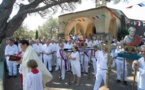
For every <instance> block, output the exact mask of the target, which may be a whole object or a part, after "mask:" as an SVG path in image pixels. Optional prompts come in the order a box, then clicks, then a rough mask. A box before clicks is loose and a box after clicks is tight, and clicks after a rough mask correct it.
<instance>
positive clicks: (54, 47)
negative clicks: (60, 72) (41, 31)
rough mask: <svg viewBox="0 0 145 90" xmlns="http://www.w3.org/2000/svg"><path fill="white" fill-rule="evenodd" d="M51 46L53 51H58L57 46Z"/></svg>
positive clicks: (54, 44)
mask: <svg viewBox="0 0 145 90" xmlns="http://www.w3.org/2000/svg"><path fill="white" fill-rule="evenodd" d="M50 46H51V47H52V51H57V44H56V43H51V44H50Z"/></svg>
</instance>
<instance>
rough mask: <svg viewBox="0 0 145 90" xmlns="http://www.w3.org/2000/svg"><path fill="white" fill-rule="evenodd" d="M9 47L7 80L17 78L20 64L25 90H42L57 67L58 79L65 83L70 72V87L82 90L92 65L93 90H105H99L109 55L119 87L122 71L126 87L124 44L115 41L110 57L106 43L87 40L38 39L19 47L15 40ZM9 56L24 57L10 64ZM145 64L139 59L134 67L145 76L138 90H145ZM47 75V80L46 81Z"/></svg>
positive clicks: (144, 47)
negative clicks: (71, 75)
mask: <svg viewBox="0 0 145 90" xmlns="http://www.w3.org/2000/svg"><path fill="white" fill-rule="evenodd" d="M6 43H7V46H6V48H5V56H6V61H7V69H8V78H11V77H12V76H13V77H16V76H17V67H16V66H17V63H18V64H20V68H19V72H20V74H22V76H23V77H21V78H22V79H21V80H22V85H23V89H24V90H43V89H42V88H43V85H41V84H40V83H41V81H42V80H46V78H48V77H49V80H47V81H46V82H48V81H50V80H51V79H52V75H51V73H49V72H52V71H53V69H52V66H55V71H57V70H59V69H60V70H61V75H58V77H59V78H61V79H62V80H64V79H65V74H66V71H71V72H72V74H73V81H72V82H71V83H73V84H76V86H79V85H80V83H81V81H80V78H81V74H82V73H84V74H87V75H88V69H89V68H88V67H89V64H92V66H93V72H94V77H95V79H96V81H95V84H94V88H93V90H103V89H99V87H100V85H101V82H102V80H103V81H104V85H106V73H107V61H108V54H110V55H111V56H112V57H113V62H112V67H113V66H114V65H115V63H116V71H117V77H116V78H117V79H116V82H117V83H120V82H121V81H122V80H121V76H122V73H121V72H122V71H123V68H125V70H124V82H123V83H124V84H125V85H127V64H126V62H125V67H124V66H123V63H124V62H123V61H124V58H122V57H118V56H117V54H118V53H120V52H122V51H124V49H123V46H122V44H123V41H122V40H121V41H118V40H117V39H116V38H114V39H113V40H112V43H111V45H112V46H116V48H113V49H112V50H111V52H110V53H108V48H107V47H105V46H103V45H104V44H106V41H105V40H104V39H99V38H98V39H97V38H93V39H90V38H84V39H83V40H82V39H79V37H78V39H76V38H74V39H69V40H68V41H66V40H65V39H61V40H57V41H56V40H54V39H47V40H43V41H41V40H39V39H37V40H32V39H30V40H21V41H20V42H19V43H17V44H14V43H15V42H14V40H13V39H8V40H7V41H6ZM144 50H145V46H142V47H141V54H142V56H143V57H145V51H144ZM10 55H18V56H21V57H22V60H20V61H17V62H15V61H10V60H9V56H10ZM144 62H145V61H144V58H141V59H139V63H140V64H139V65H138V67H137V66H134V63H135V62H134V63H133V69H138V68H139V69H138V70H139V72H140V74H141V75H139V76H142V79H138V80H142V81H138V82H139V83H138V84H139V86H138V90H145V87H144V86H143V85H142V84H143V82H144V81H145V80H144V79H145V63H144ZM37 67H38V69H37ZM25 68H27V69H25ZM41 72H42V73H41ZM44 75H45V76H48V77H46V78H45V79H44V77H45V76H44ZM32 77H33V78H32ZM30 78H32V79H30ZM35 78H37V79H35ZM38 78H39V79H38ZM143 80H144V81H143ZM30 82H31V83H30ZM34 82H37V83H34ZM30 84H31V85H30ZM39 85H40V87H39ZM30 88H31V89H30ZM34 88H37V89H34ZM38 88H39V89H38ZM103 88H104V87H103ZM104 90H107V89H104ZM108 90H109V89H108Z"/></svg>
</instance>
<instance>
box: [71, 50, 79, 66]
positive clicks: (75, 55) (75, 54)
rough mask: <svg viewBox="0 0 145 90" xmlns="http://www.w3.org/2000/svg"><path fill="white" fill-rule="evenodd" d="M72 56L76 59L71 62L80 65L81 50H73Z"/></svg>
mask: <svg viewBox="0 0 145 90" xmlns="http://www.w3.org/2000/svg"><path fill="white" fill-rule="evenodd" d="M71 57H73V58H76V59H75V60H71V63H72V64H73V65H80V56H79V52H75V53H74V52H72V53H71Z"/></svg>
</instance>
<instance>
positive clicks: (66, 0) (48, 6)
mask: <svg viewBox="0 0 145 90" xmlns="http://www.w3.org/2000/svg"><path fill="white" fill-rule="evenodd" d="M73 1H75V2H76V1H78V0H60V1H58V2H54V3H52V4H47V5H46V6H43V7H39V8H36V9H34V8H31V9H28V10H25V11H24V12H21V13H19V15H23V14H26V13H34V12H38V11H42V10H45V9H47V8H50V7H52V6H55V5H60V4H62V3H66V2H68V3H69V2H73Z"/></svg>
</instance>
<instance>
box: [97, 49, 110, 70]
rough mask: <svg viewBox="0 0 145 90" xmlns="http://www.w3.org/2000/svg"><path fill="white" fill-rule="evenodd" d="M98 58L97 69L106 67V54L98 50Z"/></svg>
mask: <svg viewBox="0 0 145 90" xmlns="http://www.w3.org/2000/svg"><path fill="white" fill-rule="evenodd" d="M98 56H99V57H98V60H97V70H105V69H107V61H108V58H107V54H105V55H104V54H103V51H100V52H99V54H98Z"/></svg>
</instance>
